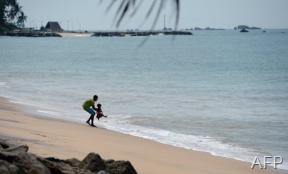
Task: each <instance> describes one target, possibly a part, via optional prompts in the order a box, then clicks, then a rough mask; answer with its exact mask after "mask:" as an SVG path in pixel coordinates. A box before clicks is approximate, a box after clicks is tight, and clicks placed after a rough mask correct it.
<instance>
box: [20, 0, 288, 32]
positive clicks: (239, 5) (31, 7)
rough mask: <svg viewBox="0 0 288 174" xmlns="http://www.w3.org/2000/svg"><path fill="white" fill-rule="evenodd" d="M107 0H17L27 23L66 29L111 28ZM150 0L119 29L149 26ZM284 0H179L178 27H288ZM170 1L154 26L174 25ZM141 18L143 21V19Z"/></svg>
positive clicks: (111, 15) (148, 27)
mask: <svg viewBox="0 0 288 174" xmlns="http://www.w3.org/2000/svg"><path fill="white" fill-rule="evenodd" d="M109 2H110V1H103V2H102V4H99V0H86V1H85V2H83V1H79V0H78V1H77V0H61V1H56V0H50V1H44V0H37V1H31V0H30V1H29V0H19V3H20V5H21V6H23V10H24V12H25V14H26V15H27V16H28V19H27V21H26V26H27V27H35V28H39V27H40V26H41V25H45V24H46V23H47V22H48V21H58V22H59V23H60V25H61V26H62V28H64V29H66V30H107V29H108V30H114V29H116V27H115V26H114V25H113V21H114V16H115V11H116V9H115V7H116V6H115V7H114V9H112V10H111V11H109V12H108V13H106V12H105V10H106V8H107V5H108V4H109ZM151 3H152V1H151V0H146V1H145V2H144V3H142V6H141V8H140V10H139V11H138V12H137V14H136V15H134V16H133V17H131V18H130V17H129V15H128V17H127V18H126V19H125V20H124V21H123V23H122V24H121V26H120V27H119V29H150V27H151V24H152V21H153V19H154V16H155V13H153V15H154V16H153V15H152V17H151V18H150V19H148V20H146V21H145V20H144V18H145V15H146V12H147V7H149V5H150V4H151ZM286 7H288V1H286V0H274V1H272V0H241V1H240V0H217V1H215V0H181V11H180V21H179V26H178V28H194V27H202V28H205V27H213V28H225V29H230V28H233V27H235V26H237V25H248V26H256V27H262V28H288V20H287V18H288V10H287V9H286ZM172 8H173V7H172V5H171V3H167V5H166V7H165V9H164V10H163V13H162V14H161V16H160V17H159V21H158V23H157V25H156V27H155V28H156V29H160V28H163V26H164V24H163V23H164V22H163V19H164V15H165V16H166V26H167V27H174V15H173V14H174V13H173V10H171V9H172ZM143 21H145V22H143Z"/></svg>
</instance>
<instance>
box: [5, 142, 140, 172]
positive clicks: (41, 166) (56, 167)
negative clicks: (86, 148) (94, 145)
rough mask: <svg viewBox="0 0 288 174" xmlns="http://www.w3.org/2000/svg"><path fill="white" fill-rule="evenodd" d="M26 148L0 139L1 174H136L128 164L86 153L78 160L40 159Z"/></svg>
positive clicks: (127, 162)
mask: <svg viewBox="0 0 288 174" xmlns="http://www.w3.org/2000/svg"><path fill="white" fill-rule="evenodd" d="M28 149H29V148H28V146H26V145H21V146H17V145H14V144H9V143H7V142H5V141H2V140H0V173H1V174H137V172H136V170H135V169H134V167H133V166H132V164H131V163H130V162H129V161H114V160H103V159H102V158H101V156H100V155H99V154H96V153H89V154H88V155H87V156H86V157H85V158H84V159H83V160H82V161H79V160H77V159H75V158H73V159H67V160H62V159H57V158H54V157H49V158H43V157H40V156H37V155H35V154H32V153H29V152H28Z"/></svg>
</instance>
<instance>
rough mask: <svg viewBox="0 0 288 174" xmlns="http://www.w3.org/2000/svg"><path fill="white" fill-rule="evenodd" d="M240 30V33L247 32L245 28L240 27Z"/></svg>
mask: <svg viewBox="0 0 288 174" xmlns="http://www.w3.org/2000/svg"><path fill="white" fill-rule="evenodd" d="M240 32H241V33H247V32H249V31H248V30H247V29H246V28H242V29H241V30H240Z"/></svg>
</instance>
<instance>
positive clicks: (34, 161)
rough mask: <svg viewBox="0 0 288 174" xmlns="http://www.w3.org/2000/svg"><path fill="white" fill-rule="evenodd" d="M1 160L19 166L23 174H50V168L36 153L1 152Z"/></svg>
mask: <svg viewBox="0 0 288 174" xmlns="http://www.w3.org/2000/svg"><path fill="white" fill-rule="evenodd" d="M0 160H3V161H6V162H8V163H10V164H13V165H15V166H17V167H18V168H19V170H21V171H22V172H20V173H23V174H26V173H27V174H30V173H33V174H50V171H49V169H48V168H46V167H45V166H44V165H43V164H42V163H41V162H40V161H38V158H37V157H36V156H35V155H33V154H30V153H27V152H19V153H13V152H0Z"/></svg>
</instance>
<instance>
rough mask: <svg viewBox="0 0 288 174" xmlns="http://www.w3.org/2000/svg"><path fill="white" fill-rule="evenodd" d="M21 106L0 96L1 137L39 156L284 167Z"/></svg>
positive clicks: (193, 171) (140, 165)
mask: <svg viewBox="0 0 288 174" xmlns="http://www.w3.org/2000/svg"><path fill="white" fill-rule="evenodd" d="M21 107H22V106H19V105H16V104H14V103H10V102H8V101H7V100H6V99H4V98H0V138H1V139H6V138H8V139H10V140H13V141H16V142H18V143H20V144H23V143H24V144H27V145H29V147H30V152H33V153H36V154H38V155H41V156H55V157H59V158H72V157H76V158H78V159H82V158H84V157H85V156H86V155H87V154H88V153H89V152H96V153H99V154H100V155H101V156H102V157H103V158H104V159H111V158H112V159H116V160H117V159H118V160H129V161H131V162H132V164H133V165H134V167H135V168H136V170H137V171H138V173H140V174H156V173H157V174H256V173H257V174H272V173H285V172H283V171H280V170H274V169H269V170H260V169H253V170H252V169H251V168H250V166H251V163H245V162H241V161H237V160H233V159H227V158H221V157H215V156H212V155H210V154H208V153H203V152H197V151H192V150H186V149H182V148H177V147H173V146H169V145H164V144H160V143H157V142H154V141H150V140H145V139H142V138H138V137H134V136H130V135H124V134H121V133H117V132H113V131H109V130H105V129H101V128H93V127H90V126H88V125H87V124H84V123H83V124H80V123H73V122H67V121H61V120H56V119H46V118H41V117H37V116H36V117H35V115H34V116H33V115H31V114H28V113H26V112H24V111H23V110H22V109H21ZM252 160H253V159H252ZM251 162H252V161H251Z"/></svg>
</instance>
